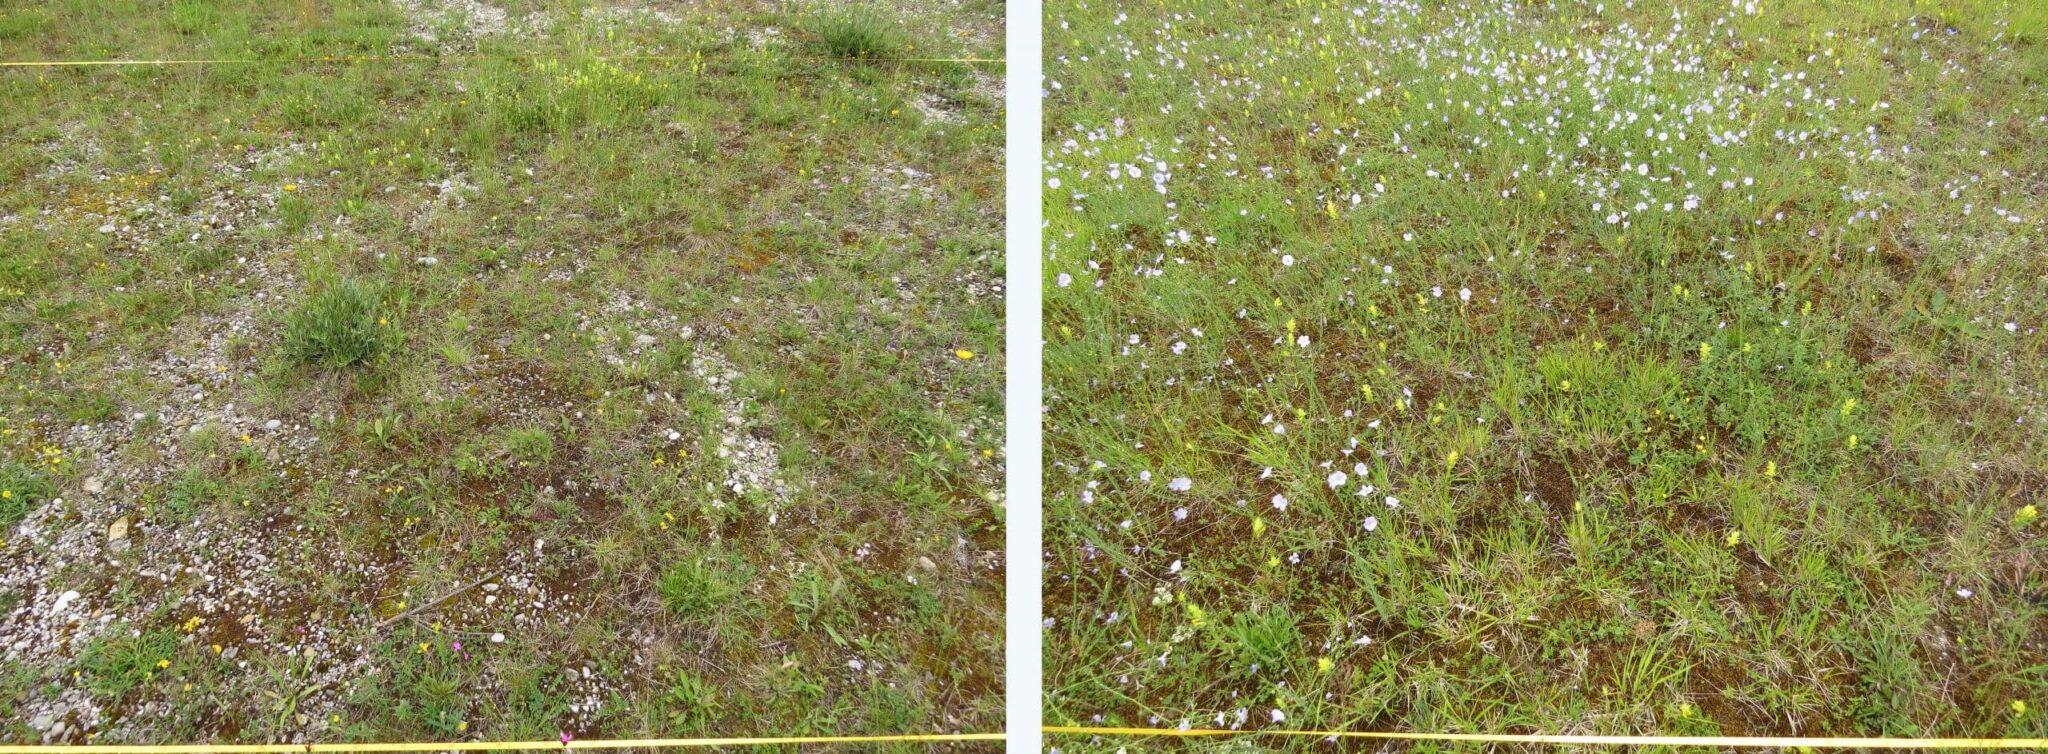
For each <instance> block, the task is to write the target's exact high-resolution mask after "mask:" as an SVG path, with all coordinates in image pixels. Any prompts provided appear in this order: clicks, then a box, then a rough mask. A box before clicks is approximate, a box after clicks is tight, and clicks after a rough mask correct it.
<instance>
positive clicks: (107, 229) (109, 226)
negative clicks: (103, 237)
mask: <svg viewBox="0 0 2048 754" xmlns="http://www.w3.org/2000/svg"><path fill="white" fill-rule="evenodd" d="M100 232H101V233H112V232H114V224H113V223H107V224H105V225H102V226H100Z"/></svg>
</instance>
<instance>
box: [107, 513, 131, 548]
mask: <svg viewBox="0 0 2048 754" xmlns="http://www.w3.org/2000/svg"><path fill="white" fill-rule="evenodd" d="M127 538H128V517H127V516H122V517H120V518H117V519H114V523H111V524H108V525H107V541H108V542H119V541H121V540H123V539H127Z"/></svg>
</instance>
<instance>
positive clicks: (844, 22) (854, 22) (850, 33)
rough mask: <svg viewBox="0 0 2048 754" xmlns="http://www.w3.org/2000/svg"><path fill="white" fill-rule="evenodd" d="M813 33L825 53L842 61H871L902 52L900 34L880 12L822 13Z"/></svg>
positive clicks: (859, 8)
mask: <svg viewBox="0 0 2048 754" xmlns="http://www.w3.org/2000/svg"><path fill="white" fill-rule="evenodd" d="M811 24H812V26H811V31H812V33H814V34H816V35H817V37H818V42H819V44H820V45H821V46H823V47H824V49H825V52H826V53H828V54H830V55H832V56H834V57H841V58H856V59H861V60H872V59H875V58H884V57H889V56H891V55H895V54H896V53H897V52H899V51H900V50H902V49H903V40H902V35H901V32H900V31H899V30H898V28H897V27H896V25H895V24H892V23H890V21H889V19H888V18H887V17H885V16H883V15H882V13H881V11H879V10H876V9H875V8H873V7H870V6H866V5H853V6H847V7H843V8H837V9H834V10H829V11H821V12H819V14H818V15H817V16H816V17H815V18H814V19H812V22H811Z"/></svg>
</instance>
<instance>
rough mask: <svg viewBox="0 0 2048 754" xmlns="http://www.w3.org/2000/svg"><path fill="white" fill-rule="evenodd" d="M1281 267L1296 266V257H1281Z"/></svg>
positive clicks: (1283, 255)
mask: <svg viewBox="0 0 2048 754" xmlns="http://www.w3.org/2000/svg"><path fill="white" fill-rule="evenodd" d="M1280 266H1282V267H1293V266H1294V255H1293V254H1281V255H1280Z"/></svg>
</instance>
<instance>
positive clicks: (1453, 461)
mask: <svg viewBox="0 0 2048 754" xmlns="http://www.w3.org/2000/svg"><path fill="white" fill-rule="evenodd" d="M1456 465H1458V451H1455V450H1453V451H1451V454H1450V455H1448V456H1445V457H1444V466H1445V467H1446V468H1448V467H1451V466H1456Z"/></svg>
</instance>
